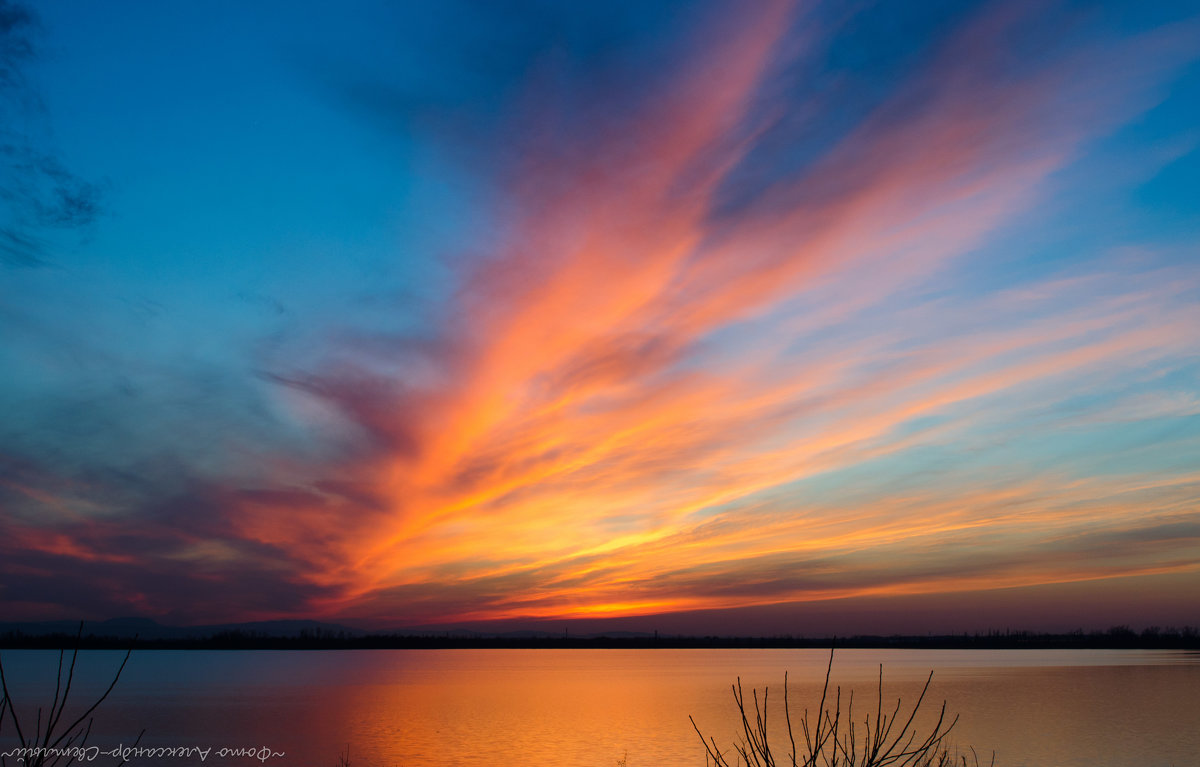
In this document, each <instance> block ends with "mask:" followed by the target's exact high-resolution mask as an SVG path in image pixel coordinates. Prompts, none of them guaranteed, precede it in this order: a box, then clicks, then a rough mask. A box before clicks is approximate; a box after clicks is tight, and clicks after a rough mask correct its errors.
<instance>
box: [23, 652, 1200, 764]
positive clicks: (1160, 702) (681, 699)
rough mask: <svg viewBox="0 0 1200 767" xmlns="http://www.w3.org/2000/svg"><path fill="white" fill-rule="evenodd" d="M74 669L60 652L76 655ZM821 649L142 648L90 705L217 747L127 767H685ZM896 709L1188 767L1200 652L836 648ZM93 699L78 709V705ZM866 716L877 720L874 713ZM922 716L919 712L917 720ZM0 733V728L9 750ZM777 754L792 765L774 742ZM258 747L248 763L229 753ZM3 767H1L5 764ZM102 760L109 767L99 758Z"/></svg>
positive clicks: (1192, 759) (133, 728)
mask: <svg viewBox="0 0 1200 767" xmlns="http://www.w3.org/2000/svg"><path fill="white" fill-rule="evenodd" d="M122 655H123V654H122V653H115V652H107V651H84V652H81V653H80V660H79V664H80V670H79V671H78V672H77V674H76V680H75V686H74V689H73V690H72V693H71V701H72V707H70V708H69V709H68V712H67V714H68V717H70V716H71V714H72V710H71V709H76V710H77V713H81V712H82V708H83V707H84V706H85V704H89V703H91V702H92V700H93V699H94V698H95V697H96V696H97V695H99V694H100V693H101V692H103V689H104V687H105V686H106V684H107V682H108V681H109V680H110V679H111V675H112V672H113V671H114V670H115V668H116V666H117V664H118V663H119V662H120V658H121V656H122ZM0 657H2V658H3V661H4V667H5V671H6V673H7V675H8V682H9V687H10V690H11V691H12V693H13V697H14V699H16V700H17V701H18V711H19V712H20V713H22V716H23V722H22V723H23V725H24V726H25V727H27V728H28V727H30V724H29V723H32V722H33V721H34V719H35V717H36V712H35V711H34V709H35V708H36V706H37V705H42V706H48V705H49V701H50V699H51V698H52V697H53V694H54V671H55V666H56V663H57V659H58V653H57V652H48V651H40V650H39V651H35V650H6V651H4V652H3V653H0ZM68 657H69V656H68ZM827 660H828V651H822V650H809V649H804V650H780V649H770V650H757V649H755V650H751V649H741V650H734V649H719V650H710V649H703V650H664V649H655V650H364V651H307V652H303V651H301V652H282V651H281V652H276V651H164V650H157V651H150V650H147V651H139V652H135V653H134V654H133V657H132V658H131V659H130V662H129V665H128V667H127V668H126V670H125V673H124V675H123V676H122V677H121V680H120V682H119V684H118V686H117V688H116V689H115V690H114V691H113V693H112V695H111V696H110V697H109V699H108V700H107V701H105V702H104V704H103V705H102V706H101V707H100V708H99V709H98V710H97V713H96V719H95V727H94V728H93V732H92V735H91V737H90V739H89V744H93V745H96V746H98V747H99V748H101V749H105V750H108V749H112V748H114V747H116V746H117V745H118V744H129V743H131V742H132V740H133V739H134V738H135V737H136V736H137V733H138V731H140V730H141V729H143V728H144V729H145V730H146V734H145V736H144V737H143V738H142V745H143V746H164V747H194V748H197V749H206V748H211V749H213V750H212V751H210V752H208V754H207V756H206V757H205V758H204V759H203V760H202V759H201V757H200V756H199V755H198V754H196V753H193V754H192V755H190V756H186V757H182V756H181V757H174V758H162V759H151V758H132V759H131V761H130V763H131V765H134V766H135V767H136V766H137V765H160V764H176V765H199V764H208V765H211V764H218V765H255V764H267V765H274V766H276V767H282V766H283V765H306V766H311V767H335V765H337V764H338V761H339V754H341V753H344V751H345V749H346V748H347V746H348V747H349V761H350V764H351V765H352V767H394V766H401V765H403V766H405V767H412V766H418V767H419V766H422V765H438V766H439V767H445V766H446V765H489V766H490V767H496V766H502V767H509V766H512V767H517V766H518V765H519V766H521V767H542V766H545V767H549V766H550V765H554V767H561V766H562V765H580V766H581V767H582V766H589V765H594V766H596V767H615V765H617V764H618V760H621V759H625V762H626V763H627V764H628V765H629V767H642V766H643V765H646V766H649V765H654V766H656V767H675V766H679V767H683V766H684V765H687V766H689V767H696V766H702V765H704V764H705V754H704V750H703V747H702V746H701V744H700V740H699V738H698V737H697V735H696V733H695V731H693V729H692V725H691V723H690V722H689V720H688V717H689V715H690V716H693V717H694V718H695V720H696V722H697V723H698V724H699V726H700V728H701V730H702V731H703V732H704V733H705V734H706V735H712V736H713V737H715V738H716V739H717V741H718V743H720V744H721V745H722V746H724V747H728V746H729V745H731V744H733V743H734V742H735V741H736V740H737V735H738V732H739V727H740V724H739V720H738V712H737V708H736V706H735V704H734V701H733V697H732V695H731V692H730V684H731V683H733V682H734V681H735V680H736V679H737V678H738V677H739V676H740V677H741V680H742V685H743V687H744V688H745V689H746V690H747V692H748V691H749V690H750V688H752V687H757V688H759V689H761V688H762V687H764V686H769V687H770V699H769V700H770V706H771V712H770V716H771V719H770V722H771V724H772V725H773V726H776V725H777V726H780V727H782V725H783V710H782V683H783V675H784V672H785V671H787V672H788V675H789V676H788V680H789V696H790V700H791V704H792V713H793V718H794V719H795V718H797V717H798V714H799V713H800V712H802V710H803V709H804V708H805V707H809V708H815V707H816V706H817V703H818V702H819V699H820V693H821V683H822V681H823V679H824V675H825V669H826V662H827ZM879 664H883V698H884V707H885V709H887V708H889V706H891V705H894V704H895V701H896V698H897V697H900V698H903V701H904V704H905V705H904V707H903V710H904V711H905V712H907V710H908V708H909V706H910V704H911V703H912V702H914V701H915V699H916V696H917V694H918V693H919V692H920V689H921V687H922V685H923V684H924V682H925V678H926V676H927V675H928V673H929V671H931V670H932V671H933V672H934V676H933V684H932V685H931V686H930V690H929V694H928V696H927V698H926V703H925V704H924V706H923V707H922V711H923V712H925V713H927V714H929V715H932V716H934V717H936V714H937V710H938V709H940V707H941V703H942V701H943V700H945V701H946V702H947V712H948V713H950V714H957V715H958V716H959V721H958V724H957V725H956V726H955V728H954V731H953V733H952V736H951V740H952V741H953V742H954V743H957V744H959V745H960V746H963V747H965V746H968V745H973V746H975V748H976V749H977V750H978V751H979V752H980V754H981V756H982V757H983V758H982V759H981V761H982V763H984V764H986V763H987V761H988V760H989V759H990V757H991V753H992V752H993V751H995V754H996V764H997V765H1002V766H1005V767H1021V766H1027V767H1072V766H1078V767H1128V766H1129V765H1135V764H1136V765H1138V766H1139V767H1155V766H1156V765H1162V766H1163V767H1168V766H1170V765H1174V766H1176V767H1183V766H1184V765H1195V764H1200V757H1198V756H1197V755H1198V754H1200V654H1198V653H1192V652H1177V651H1136V650H958V651H953V650H863V649H847V650H838V651H837V653H836V655H835V658H834V663H833V669H832V679H831V685H841V686H842V688H843V689H842V694H843V700H845V699H846V698H847V697H848V696H849V691H850V690H851V689H853V690H854V692H855V718H856V719H857V720H858V721H859V722H861V721H862V718H863V716H864V715H865V714H867V713H868V708H869V709H870V713H871V714H872V716H873V715H874V707H875V699H876V683H877V680H878V674H879ZM85 699H86V700H85ZM868 703H869V706H868V705H867V704H868ZM926 709H928V710H927V711H926ZM12 734H13V730H12V722H11V720H8V719H6V720H5V721H4V722H3V726H2V727H0V743H2V744H3V745H4V748H5V749H7V748H11V747H12V745H13V739H12ZM778 734H779V735H780V736H781V737H782V740H779V741H777V743H778V749H777V755H780V756H785V755H786V753H787V751H788V749H787V747H786V735H785V734H784V733H783V731H782V730H779V732H778ZM263 746H265V747H267V748H268V749H270V750H271V751H273V752H275V753H282V754H283V755H282V756H267V757H266V758H265V761H264V760H260V759H258V758H256V757H251V756H226V757H224V758H222V757H220V756H219V755H218V753H219V749H221V748H222V747H227V748H237V747H247V748H249V747H254V748H258V747H263ZM13 763H14V762H13V761H11V759H10V761H9V764H13ZM93 763H95V764H114V763H115V761H114V760H112V759H108V758H101V759H97V760H96V761H95V762H93Z"/></svg>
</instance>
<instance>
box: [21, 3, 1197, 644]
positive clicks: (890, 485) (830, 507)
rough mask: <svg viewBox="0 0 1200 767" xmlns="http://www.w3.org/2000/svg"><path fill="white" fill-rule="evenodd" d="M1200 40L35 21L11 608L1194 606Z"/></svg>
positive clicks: (394, 617) (955, 623)
mask: <svg viewBox="0 0 1200 767" xmlns="http://www.w3.org/2000/svg"><path fill="white" fill-rule="evenodd" d="M1198 180H1200V14H1198V13H1197V10H1196V8H1195V6H1194V4H1192V3H1188V2H1183V3H1174V4H1172V3H1144V2H1111V3H1109V2H1104V3H1091V2H1047V3H1041V2H1016V1H1014V0H1004V1H1002V2H984V3H962V2H917V3H912V2H848V3H846V2H843V3H823V2H774V1H771V0H768V1H765V2H762V3H716V2H687V3H675V2H643V1H641V0H639V1H637V2H633V1H628V2H622V1H620V0H616V1H607V2H595V3H592V2H581V3H552V2H537V1H536V0H529V1H527V2H511V3H500V4H496V3H482V2H466V1H459V0H451V1H450V2H445V3H396V2H366V1H359V2H350V3H343V4H339V5H338V6H337V7H336V8H335V7H334V6H331V5H329V4H327V3H305V2H264V3H241V2H224V1H222V2H190V1H187V0H181V1H180V2H172V3H156V2H112V3H85V2H78V0H46V1H45V2H38V3H36V4H27V3H25V2H22V1H21V0H0V371H3V375H0V616H3V618H4V619H7V620H50V619H62V618H71V619H80V618H84V619H89V620H94V619H106V618H113V617H120V616H142V617H149V618H153V619H156V620H159V621H161V622H164V623H175V624H192V625H194V624H201V623H215V622H231V621H249V620H269V619H281V618H311V619H317V620H323V621H334V622H340V623H344V624H348V625H354V626H362V627H368V628H376V629H394V628H401V627H421V626H430V627H433V626H436V627H448V626H471V627H477V628H485V629H486V628H493V629H500V628H504V629H510V628H522V627H525V628H528V627H539V626H541V627H547V626H549V627H561V626H578V627H588V628H592V629H595V630H615V629H630V630H635V629H636V630H659V629H661V630H664V631H670V632H678V633H706V634H745V633H758V634H797V635H810V636H818V635H827V634H830V633H891V632H902V633H925V632H927V631H935V632H943V631H953V632H958V631H980V630H987V629H991V628H1013V629H1028V630H1064V631H1065V630H1072V629H1075V628H1084V629H1104V628H1107V627H1109V626H1113V625H1133V626H1147V625H1161V626H1164V627H1166V626H1183V625H1192V626H1196V625H1200V504H1198V500H1200V385H1198V384H1200V332H1197V331H1198V330H1200V300H1198V299H1200V195H1197V194H1196V193H1195V189H1196V186H1197V181H1198Z"/></svg>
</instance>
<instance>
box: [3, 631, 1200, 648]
mask: <svg viewBox="0 0 1200 767" xmlns="http://www.w3.org/2000/svg"><path fill="white" fill-rule="evenodd" d="M77 644H78V646H79V647H80V648H85V649H120V650H127V649H129V648H130V647H133V648H134V649H146V650H154V649H163V650H167V649H171V650H177V649H195V650H373V649H381V650H382V649H396V650H403V649H412V650H419V649H455V648H464V649H487V648H495V649H556V648H557V649H605V648H612V649H652V648H664V649H668V648H679V649H685V648H828V647H831V646H833V645H834V644H836V645H837V646H838V647H842V648H852V647H858V648H895V649H905V648H911V649H947V650H949V649H989V650H994V649H1162V650H1200V630H1197V629H1196V628H1194V627H1191V626H1185V627H1183V628H1176V627H1173V626H1172V627H1166V628H1162V627H1159V626H1151V627H1148V628H1145V629H1143V630H1142V631H1140V632H1139V631H1135V630H1133V629H1131V628H1130V627H1129V626H1114V627H1112V628H1110V629H1108V630H1107V631H1090V632H1084V631H1083V630H1076V631H1072V632H1069V633H1066V634H1043V633H1035V632H1031V631H1013V630H1010V629H1004V630H992V631H987V632H984V633H973V634H966V633H964V634H943V635H926V636H898V635H893V636H853V637H837V638H836V639H832V638H828V637H825V638H809V637H803V636H792V635H785V636H771V637H728V636H658V635H654V636H649V635H647V636H614V637H610V636H603V635H599V636H568V635H536V636H487V635H466V634H456V633H427V634H416V633H412V634H368V635H352V634H349V633H347V632H345V631H330V630H323V629H304V630H301V631H299V632H297V633H296V634H295V635H292V636H279V635H272V634H267V633H261V632H256V631H246V630H230V631H221V632H218V633H215V634H212V635H210V636H207V637H197V638H184V639H133V640H131V639H130V638H128V637H117V636H103V635H97V634H94V633H92V634H86V635H83V636H81V637H80V636H76V635H70V634H65V633H61V634H43V635H29V634H25V633H22V632H20V631H9V632H7V633H5V634H2V635H0V648H6V649H62V648H72V647H75V646H76V645H77Z"/></svg>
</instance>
